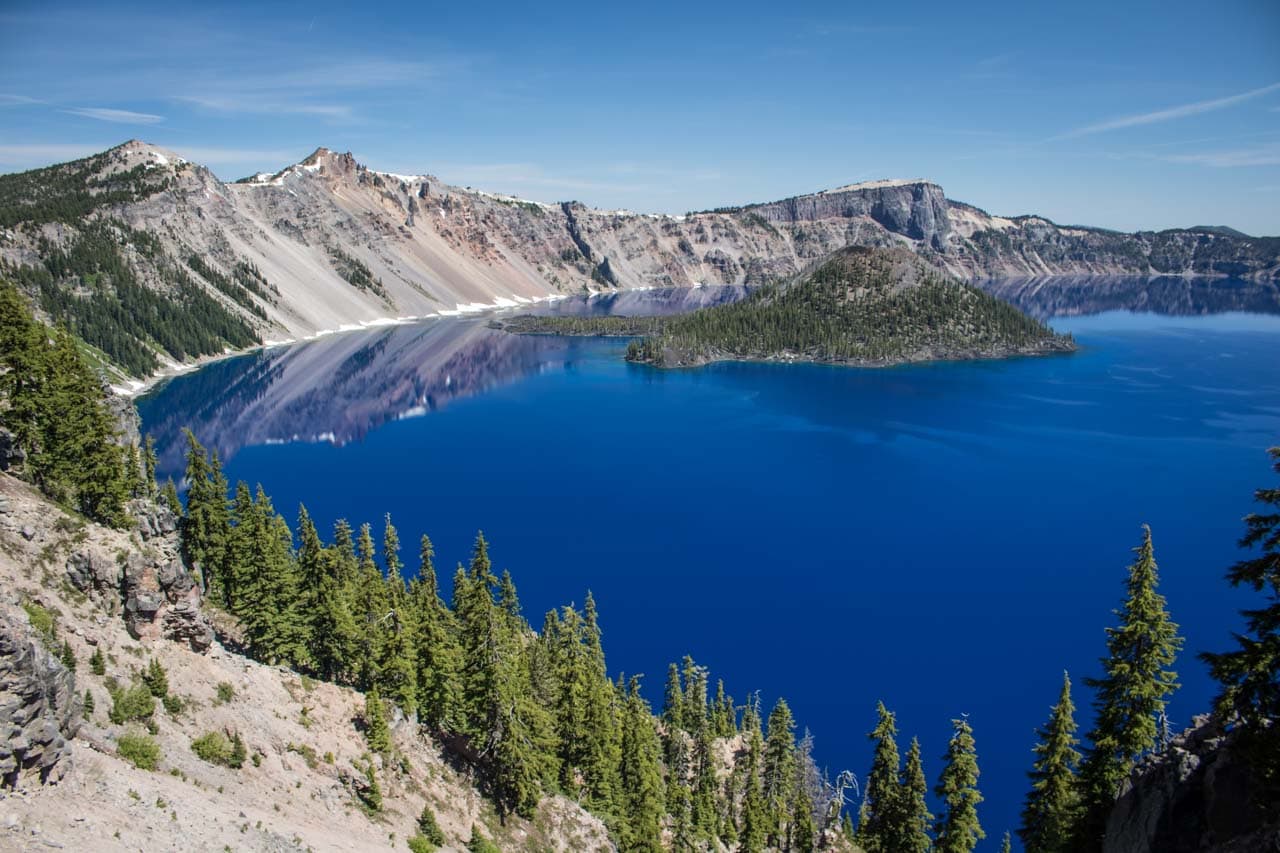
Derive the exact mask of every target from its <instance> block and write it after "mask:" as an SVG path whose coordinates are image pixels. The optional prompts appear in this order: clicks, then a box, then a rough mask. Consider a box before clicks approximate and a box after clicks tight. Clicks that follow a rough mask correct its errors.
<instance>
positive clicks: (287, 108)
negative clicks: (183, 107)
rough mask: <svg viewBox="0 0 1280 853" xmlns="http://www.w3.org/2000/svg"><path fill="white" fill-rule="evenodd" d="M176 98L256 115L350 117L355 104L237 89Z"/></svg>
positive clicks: (230, 111) (339, 118)
mask: <svg viewBox="0 0 1280 853" xmlns="http://www.w3.org/2000/svg"><path fill="white" fill-rule="evenodd" d="M173 100H175V101H178V102H181V103H186V104H191V105H192V106H196V107H200V108H201V109H206V110H210V111H211V112H217V113H250V114H254V115H268V114H281V113H284V114H289V115H309V116H318V117H320V118H328V119H335V120H340V121H346V120H349V119H350V118H351V117H352V110H351V107H350V106H348V105H346V104H310V103H301V102H297V101H291V100H289V99H288V98H287V97H281V96H279V95H275V94H268V95H263V94H258V93H245V92H241V93H237V94H232V95H178V96H176V97H175V98H174V99H173Z"/></svg>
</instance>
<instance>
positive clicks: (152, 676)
mask: <svg viewBox="0 0 1280 853" xmlns="http://www.w3.org/2000/svg"><path fill="white" fill-rule="evenodd" d="M142 681H143V683H144V684H146V685H147V689H148V690H150V691H151V695H152V696H154V697H156V698H157V699H163V698H164V697H166V696H168V695H169V676H168V674H167V673H165V671H164V667H163V666H161V665H160V661H158V660H156V659H155V658H152V659H151V663H149V664H148V665H147V671H146V672H144V673H143V674H142Z"/></svg>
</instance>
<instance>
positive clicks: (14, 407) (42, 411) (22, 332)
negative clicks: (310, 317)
mask: <svg viewBox="0 0 1280 853" xmlns="http://www.w3.org/2000/svg"><path fill="white" fill-rule="evenodd" d="M0 400H4V401H6V402H7V404H8V407H7V410H6V411H5V425H6V426H7V427H8V428H9V429H11V430H12V431H13V432H14V435H15V436H16V438H17V443H18V445H19V446H20V447H21V448H22V449H23V450H25V451H26V453H27V459H26V462H25V463H24V466H23V474H24V476H26V478H27V479H29V480H31V481H32V482H33V483H35V484H36V485H37V486H39V487H40V489H41V491H43V492H44V493H45V494H46V495H48V496H49V497H51V498H52V499H53V500H55V501H58V502H59V503H62V504H65V505H67V506H70V507H72V508H74V509H76V510H78V511H80V512H82V513H84V514H85V515H86V516H88V517H89V518H91V519H93V520H94V521H99V522H102V523H104V524H109V525H113V526H121V525H123V524H124V523H125V522H126V521H127V516H126V513H125V511H124V502H125V500H126V499H127V497H128V478H127V471H126V468H125V462H126V457H127V454H126V452H125V451H124V449H123V448H121V447H120V446H119V445H117V444H116V426H115V420H114V418H113V416H112V414H111V411H110V409H109V408H108V406H107V401H106V393H105V391H104V389H103V387H102V384H101V381H100V380H99V379H98V377H97V375H96V374H95V373H94V372H93V370H92V369H91V368H90V366H89V365H88V363H87V362H86V361H85V360H84V358H83V357H82V356H81V354H80V351H79V349H78V348H77V347H76V345H75V343H74V342H73V341H72V339H71V336H70V334H68V333H67V332H66V331H65V330H63V329H58V330H55V331H53V332H52V333H50V331H49V330H48V329H46V328H45V327H44V326H42V325H41V324H40V323H38V322H36V321H35V320H34V319H32V317H31V313H30V311H29V310H28V308H27V306H26V303H25V302H24V301H23V299H22V297H21V296H20V295H19V294H18V293H17V291H16V290H15V289H14V288H13V287H12V286H11V285H9V284H8V283H6V282H3V281H0Z"/></svg>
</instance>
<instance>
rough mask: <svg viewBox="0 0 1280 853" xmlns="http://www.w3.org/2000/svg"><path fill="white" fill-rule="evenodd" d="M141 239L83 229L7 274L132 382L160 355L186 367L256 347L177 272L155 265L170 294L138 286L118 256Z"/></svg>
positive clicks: (97, 224) (114, 227) (112, 230)
mask: <svg viewBox="0 0 1280 853" xmlns="http://www.w3.org/2000/svg"><path fill="white" fill-rule="evenodd" d="M139 237H140V235H139V232H135V231H132V230H131V229H129V228H128V227H127V226H125V225H123V224H122V223H118V222H109V223H108V222H103V221H93V222H86V223H81V225H80V230H79V231H78V233H77V234H76V235H75V236H74V238H73V239H72V240H71V241H70V242H69V243H67V244H66V246H65V247H62V248H55V247H53V246H51V245H50V246H46V247H44V249H43V250H42V252H41V255H42V263H41V265H40V266H17V267H7V268H6V269H7V274H8V276H9V277H10V278H12V279H13V280H14V281H15V282H17V284H18V285H19V287H20V288H21V289H22V290H24V291H26V292H27V293H28V294H30V295H31V296H32V297H33V298H34V299H35V300H36V301H37V302H38V303H39V305H40V307H41V308H42V309H44V311H45V312H47V313H48V314H49V316H50V317H52V318H53V319H54V321H55V322H58V323H63V324H66V325H67V326H68V327H69V328H70V330H71V331H72V332H74V333H75V335H76V336H77V337H79V338H80V339H81V340H83V341H85V342H86V343H88V344H90V345H91V346H94V347H96V348H97V349H99V350H101V351H102V352H103V353H105V354H106V355H107V357H108V358H110V359H111V360H112V361H113V362H114V363H116V364H117V365H119V366H120V367H122V368H124V369H125V370H126V371H128V372H129V373H130V374H132V375H134V376H146V375H148V374H150V373H152V372H154V371H155V370H156V369H157V368H158V367H159V365H160V362H159V360H158V359H157V356H156V350H157V349H158V350H159V351H160V352H163V353H165V354H167V355H168V356H169V357H171V358H173V359H176V360H179V361H181V360H183V359H186V358H190V357H195V356H200V355H210V354H214V353H220V352H222V350H223V348H225V347H227V346H231V347H234V348H241V347H246V346H250V345H252V344H255V343H258V342H259V338H258V336H257V334H256V333H255V332H254V331H253V329H252V328H251V327H250V326H249V324H248V323H246V322H245V321H244V320H243V319H241V318H240V317H238V316H236V315H235V314H233V313H231V312H230V311H228V310H227V309H226V308H225V307H223V305H222V303H220V302H219V301H218V300H217V299H216V298H214V297H213V296H211V295H209V293H207V292H206V291H205V290H204V288H202V287H201V286H200V285H199V284H198V283H196V281H195V280H194V279H193V278H192V277H191V275H190V274H189V273H188V272H187V271H186V270H185V269H184V268H182V267H180V266H178V265H177V264H172V263H169V262H167V261H163V260H161V261H160V262H158V264H157V266H158V269H159V272H160V273H161V275H162V276H163V277H164V278H165V283H166V285H167V288H166V289H165V290H157V289H153V288H152V287H150V286H148V285H146V284H143V283H142V282H141V281H139V279H138V276H137V273H136V272H135V270H134V267H133V265H132V264H131V263H130V261H129V259H128V257H127V256H126V254H125V253H124V252H122V251H121V246H122V244H126V243H128V242H129V241H133V242H135V243H136V242H137V241H138V240H139Z"/></svg>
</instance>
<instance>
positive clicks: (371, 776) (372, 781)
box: [357, 758, 382, 813]
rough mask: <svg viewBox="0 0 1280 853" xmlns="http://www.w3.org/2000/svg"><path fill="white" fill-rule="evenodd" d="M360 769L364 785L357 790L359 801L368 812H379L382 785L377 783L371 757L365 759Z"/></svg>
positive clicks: (376, 775)
mask: <svg viewBox="0 0 1280 853" xmlns="http://www.w3.org/2000/svg"><path fill="white" fill-rule="evenodd" d="M361 769H362V772H363V773H364V780H365V786H364V787H363V788H360V789H359V791H358V792H357V794H358V796H359V797H360V802H361V803H363V804H364V807H365V808H366V809H368V810H369V811H370V812H373V813H376V812H380V811H382V786H381V785H379V784H378V774H377V773H376V772H375V771H374V769H373V759H372V758H369V759H367V760H366V761H365V763H364V767H363V768H361Z"/></svg>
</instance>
